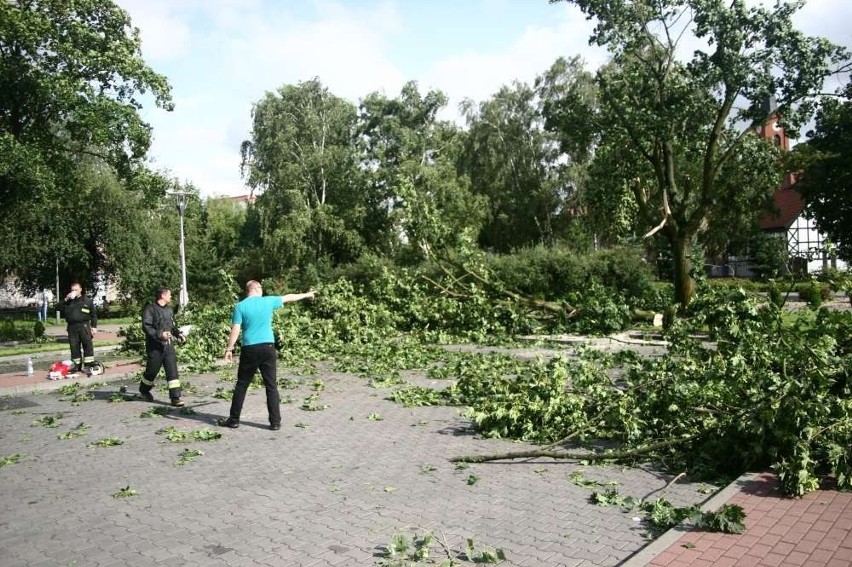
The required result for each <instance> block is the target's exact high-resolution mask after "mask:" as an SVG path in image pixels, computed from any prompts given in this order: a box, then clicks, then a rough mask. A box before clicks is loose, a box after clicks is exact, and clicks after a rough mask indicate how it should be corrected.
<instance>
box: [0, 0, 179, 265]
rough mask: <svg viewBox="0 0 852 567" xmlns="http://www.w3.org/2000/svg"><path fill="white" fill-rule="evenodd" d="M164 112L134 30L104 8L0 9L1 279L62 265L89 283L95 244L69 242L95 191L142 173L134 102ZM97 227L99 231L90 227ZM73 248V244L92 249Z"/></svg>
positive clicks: (143, 132)
mask: <svg viewBox="0 0 852 567" xmlns="http://www.w3.org/2000/svg"><path fill="white" fill-rule="evenodd" d="M142 95H150V96H152V97H153V100H154V102H155V104H157V105H159V106H161V107H163V108H165V109H171V108H172V102H171V94H170V87H169V84H168V82H167V80H166V78H165V77H163V76H162V75H159V74H157V73H156V72H154V71H153V70H152V69H151V68H150V67H148V65H146V64H145V62H144V61H143V60H142V56H141V49H140V39H139V30H138V29H136V28H134V27H132V25H131V22H130V18H129V16H128V15H127V13H126V12H125V11H124V10H122V9H121V8H119V7H118V6H116V5H115V4H114V3H113V2H111V1H109V0H78V1H75V2H66V1H64V0H46V1H43V2H33V1H25V0H13V1H6V2H2V3H0V150H2V151H0V239H2V240H3V241H4V242H9V243H14V244H13V245H10V246H4V247H3V248H2V249H0V265H2V266H3V269H4V271H5V272H6V273H7V274H8V273H10V272H14V273H16V274H17V275H18V276H19V277H21V278H22V279H24V280H25V281H27V280H30V281H31V280H33V279H35V278H37V277H38V276H37V274H38V273H39V272H40V271H43V269H44V264H45V263H46V264H48V265H50V266H52V265H53V264H54V262H55V261H56V259H57V258H59V260H60V263H61V264H62V267H63V269H64V270H66V271H78V270H79V271H80V272H83V273H86V274H88V273H89V272H91V271H92V269H93V266H96V264H97V263H96V261H95V260H94V258H92V257H90V258H89V260H90V262H89V263H86V264H80V263H79V262H80V261H82V258H81V257H80V254H79V252H80V249H81V247H83V248H88V249H89V252H90V253H92V254H93V253H94V250H95V249H98V248H99V247H101V246H102V245H103V240H102V239H101V238H100V235H99V234H97V227H94V226H93V230H95V233H94V234H89V235H86V236H83V237H80V236H78V228H79V225H80V223H88V224H90V225H91V224H92V222H91V221H93V219H92V217H93V216H94V215H96V214H98V213H97V212H96V211H97V203H98V202H102V201H103V199H102V198H101V197H102V195H99V194H98V193H99V192H100V190H101V189H100V187H101V184H100V183H99V182H98V183H94V184H92V183H86V182H81V180H80V178H81V177H86V178H91V175H92V174H93V172H95V174H96V175H100V174H102V173H103V174H104V175H106V176H109V175H110V172H109V171H107V170H103V169H101V168H108V169H111V170H112V171H114V172H115V173H117V174H118V175H119V176H120V177H121V178H122V179H128V178H130V177H132V176H133V174H134V173H136V172H137V171H139V169H140V164H141V160H142V159H143V158H144V156H145V153H146V152H147V150H148V146H149V144H150V131H151V129H150V126H149V125H148V124H146V123H145V122H144V121H143V120H142V118H141V116H140V114H139V110H140V108H141V107H142V102H141V96H142ZM95 224H97V223H95ZM90 237H91V239H93V241H88V242H87V243H86V244H81V243H80V242H79V241H80V240H89V239H90Z"/></svg>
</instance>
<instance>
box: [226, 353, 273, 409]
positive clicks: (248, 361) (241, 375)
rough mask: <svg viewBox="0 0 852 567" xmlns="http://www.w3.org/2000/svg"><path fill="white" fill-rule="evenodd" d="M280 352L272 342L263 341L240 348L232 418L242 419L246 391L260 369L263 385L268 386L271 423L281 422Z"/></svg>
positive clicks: (267, 404) (267, 403)
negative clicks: (279, 392)
mask: <svg viewBox="0 0 852 567" xmlns="http://www.w3.org/2000/svg"><path fill="white" fill-rule="evenodd" d="M277 364H278V353H277V352H276V351H275V345H274V344H272V343H261V344H257V345H250V346H246V347H243V348H242V350H240V364H239V367H238V369H237V385H236V386H234V397H233V398H232V399H231V419H235V420H237V421H239V420H240V414H241V413H242V411H243V402H245V399H246V392H247V391H248V387H249V384H251V381H252V378H254V375H255V373H256V372H257V371H258V370H260V375H261V377H263V385H264V387H265V388H266V409H267V411H268V412H269V424H270V425H279V424H280V423H281V407H280V406H281V400H280V398H279V397H278V379H277V376H276V373H277Z"/></svg>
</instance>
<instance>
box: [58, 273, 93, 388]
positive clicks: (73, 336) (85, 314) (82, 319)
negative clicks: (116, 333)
mask: <svg viewBox="0 0 852 567" xmlns="http://www.w3.org/2000/svg"><path fill="white" fill-rule="evenodd" d="M64 307H65V321H66V322H67V323H68V343H69V344H70V345H71V361H72V362H73V363H74V368H73V370H72V372H80V371H81V370H83V369H84V368H89V367H90V366H92V364H94V362H95V347H94V345H93V344H92V337H93V336H94V334H95V333H97V332H98V314H97V312H96V311H95V306H94V304H93V303H92V300H91V298H89V297H86V296H85V295H83V288H82V287H81V286H80V284H79V283H77V282H74V283H72V284H71V291H70V292H69V293H68V295H66V296H65V306H64ZM81 346H82V352H81V348H80V347H81Z"/></svg>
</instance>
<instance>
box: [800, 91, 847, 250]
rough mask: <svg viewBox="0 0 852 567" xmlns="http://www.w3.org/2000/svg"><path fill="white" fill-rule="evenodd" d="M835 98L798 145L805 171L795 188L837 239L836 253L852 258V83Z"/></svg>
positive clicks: (824, 106) (824, 228) (818, 221)
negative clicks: (851, 163)
mask: <svg viewBox="0 0 852 567" xmlns="http://www.w3.org/2000/svg"><path fill="white" fill-rule="evenodd" d="M839 94H840V96H839V97H838V98H836V99H827V100H825V101H824V102H823V104H822V105H821V106H820V108H819V111H818V112H817V115H816V126H815V128H814V130H813V131H812V132H809V133H808V141H807V143H806V144H800V145H799V146H796V149H795V154H796V159H795V160H794V161H795V165H796V166H797V167H798V169H800V170H801V171H802V173H801V177H800V179H799V183H798V184H797V185H796V189H797V190H798V191H800V192H801V193H802V197H803V198H804V200H805V205H806V207H807V210H808V212H809V213H810V214H812V215H813V217H814V220H815V221H816V224H817V226H818V227H819V229H820V230H821V231H822V232H825V233H826V234H827V235H828V236H829V238H831V240H832V241H834V242H835V243H837V249H836V250H833V251H832V250H829V252H836V254H837V256H838V257H840V258H843V259H845V260H847V261H852V199H850V198H849V193H850V189H852V165H850V163H849V148H850V147H852V83H850V84H848V85H847V86H846V88H845V89H843V90H842V91H841V92H840V93H839Z"/></svg>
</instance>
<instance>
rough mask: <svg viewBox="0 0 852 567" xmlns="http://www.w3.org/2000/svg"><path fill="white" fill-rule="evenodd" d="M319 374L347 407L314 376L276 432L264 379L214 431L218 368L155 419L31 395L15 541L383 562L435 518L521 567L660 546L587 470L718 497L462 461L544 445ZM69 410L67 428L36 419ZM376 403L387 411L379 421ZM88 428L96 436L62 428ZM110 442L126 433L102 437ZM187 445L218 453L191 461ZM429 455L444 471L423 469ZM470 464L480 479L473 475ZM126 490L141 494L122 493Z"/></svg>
mask: <svg viewBox="0 0 852 567" xmlns="http://www.w3.org/2000/svg"><path fill="white" fill-rule="evenodd" d="M326 368H327V367H326ZM412 374H415V373H412ZM321 376H322V379H323V381H324V382H325V384H326V389H325V390H324V391H323V392H322V393H321V394H320V401H321V402H322V403H327V404H330V406H331V407H330V408H328V409H326V410H324V411H316V412H306V411H303V410H301V409H299V407H298V406H299V402H300V401H301V399H303V398H304V397H305V396H307V395H309V394H311V393H313V392H312V390H311V389H310V385H309V381H305V384H304V385H302V386H301V387H300V388H298V389H295V390H285V391H283V393H284V394H285V395H287V394H289V395H291V396H292V397H293V399H294V400H295V403H294V404H289V405H284V406H282V409H283V414H282V418H283V421H282V429H281V431H279V432H270V431H269V430H268V429H267V425H268V424H267V416H266V405H265V395H264V393H263V391H262V390H252V391H251V392H250V393H249V395H248V398H247V400H246V406H245V413H244V419H243V420H242V424H241V427H240V428H239V429H237V430H226V429H222V428H218V427H216V426H215V425H214V423H215V420H216V418H218V417H222V416H225V415H227V412H228V402H226V401H224V400H219V399H216V398H213V397H212V395H213V393H214V392H215V391H216V388H218V387H222V386H223V384H222V383H221V382H220V381H219V377H218V375H216V374H200V375H192V376H188V377H185V379H188V380H189V381H191V383H192V385H193V386H194V387H195V388H196V392H195V393H194V394H192V395H188V396H187V400H188V401H189V403H190V407H192V408H193V409H194V410H195V412H196V413H195V414H193V415H181V414H178V413H177V412H172V413H170V414H169V415H167V416H164V417H157V418H150V419H143V418H141V417H139V416H140V414H141V413H142V412H143V411H145V410H147V409H149V408H151V407H163V405H162V404H149V403H145V402H138V401H137V402H130V401H128V402H121V403H109V402H108V401H106V400H107V399H108V398H109V394H110V393H112V392H114V391H116V390H117V388H118V385H119V383H111V384H110V385H109V386H102V387H99V389H98V399H96V400H93V401H89V402H83V403H81V404H79V405H76V406H74V405H72V404H71V403H70V402H69V401H63V400H62V399H61V397H60V396H58V395H56V394H40V395H35V396H34V395H26V396H22V401H21V402H15V403H16V404H18V405H16V406H15V407H19V408H20V409H23V410H24V411H25V412H26V413H19V414H13V413H11V412H10V411H0V446H2V447H3V449H2V453H3V454H11V453H21V454H24V455H26V456H25V457H24V459H23V461H22V462H21V463H19V464H14V465H8V466H5V467H3V468H2V469H0V499H2V501H3V502H4V504H6V503H10V505H4V507H3V509H2V510H0V530H2V531H3V532H4V549H5V550H7V551H6V553H7V554H8V555H9V557H12V558H13V560H14V561H17V562H18V563H20V564H24V565H28V566H29V565H35V564H38V563H43V564H50V565H56V564H66V563H68V561H69V560H74V561H77V562H78V564H81V565H83V564H103V565H134V566H136V565H141V566H145V565H158V566H162V565H204V566H208V565H215V566H219V565H241V566H242V565H245V566H253V565H316V566H318V567H320V566H324V565H330V566H340V565H374V564H375V563H376V562H377V561H378V560H379V559H380V556H379V555H377V552H378V550H380V549H381V548H383V546H385V545H387V544H388V542H389V541H390V540H391V538H392V537H393V536H394V534H395V533H404V534H406V535H408V536H409V537H411V536H412V535H413V534H415V533H417V534H422V533H424V530H430V531H433V532H434V533H435V534H440V537H442V538H445V539H446V540H447V542H448V543H449V545H451V547H452V548H453V549H454V550H456V552H462V551H464V547H465V543H464V542H465V540H466V539H467V538H472V539H473V540H474V542H475V544H476V546H477V547H488V548H502V549H503V550H505V552H506V554H507V556H508V557H509V561H508V564H511V565H566V566H576V567H580V566H584V567H585V566H592V565H596V566H609V565H617V564H619V563H620V562H621V561H623V560H625V559H626V558H628V557H630V556H631V555H632V554H634V553H635V552H637V551H638V550H639V549H641V548H643V547H644V546H645V545H647V543H648V531H647V529H645V527H644V526H643V525H640V524H637V523H636V522H634V521H633V519H632V517H633V515H634V514H633V513H629V514H625V513H623V512H622V511H620V510H619V509H617V508H606V507H600V506H596V505H594V504H592V503H591V502H589V495H590V493H591V492H590V491H589V490H587V489H584V488H581V487H577V486H575V485H573V484H572V483H571V482H570V481H569V480H568V477H569V475H570V474H571V473H572V472H574V471H582V472H583V474H584V475H585V476H586V477H587V478H590V479H595V480H599V481H601V482H609V481H616V482H618V483H619V491H620V492H621V493H622V494H625V495H632V496H636V497H642V498H653V497H658V496H661V495H663V494H662V492H661V491H663V489H665V494H664V496H665V497H666V498H667V499H668V500H670V501H671V502H672V503H674V504H676V505H689V504H694V503H698V502H700V501H702V500H704V499H705V498H706V496H704V495H702V494H701V493H699V491H698V488H699V487H700V486H701V485H700V484H698V483H691V482H689V481H688V480H684V481H679V482H677V483H675V484H673V485H671V486H668V483H669V482H670V481H671V478H672V477H671V476H670V475H666V474H663V473H661V472H660V471H657V470H654V469H653V468H631V469H624V468H622V467H620V466H618V467H609V466H595V467H582V466H580V465H578V464H577V463H573V462H553V461H550V460H547V459H535V460H530V461H526V462H511V463H508V462H507V463H488V464H477V465H472V466H471V467H469V468H468V469H465V470H456V468H455V466H454V465H453V464H452V463H450V462H449V459H450V458H451V457H453V456H457V455H461V454H475V453H492V452H499V451H506V450H519V449H523V448H527V447H528V446H527V445H524V444H519V443H512V442H508V441H505V440H493V439H492V440H488V439H480V438H477V437H475V436H474V435H472V434H471V429H470V424H469V423H468V422H467V420H465V419H464V418H462V417H460V415H459V412H458V410H457V409H456V408H445V407H435V408H428V407H427V408H403V407H402V406H400V405H397V404H394V403H392V402H389V401H387V400H385V399H384V397H385V396H386V395H387V391H386V390H378V389H375V388H370V387H369V386H368V385H367V383H366V381H365V380H363V379H361V378H357V377H355V376H351V375H348V374H343V373H338V372H333V371H327V370H326V371H324V373H323V374H322V375H321ZM416 378H417V379H419V380H422V381H423V382H424V383H428V382H429V380H427V379H426V378H425V377H424V376H422V375H420V376H418V377H416ZM160 397H162V396H160ZM35 404H37V405H35ZM58 412H62V414H63V417H62V419H61V425H60V427H58V428H55V429H49V428H45V427H40V426H38V427H31V423H32V421H33V420H35V419H37V418H39V417H41V416H43V415H51V414H55V413H58ZM374 412H375V413H379V414H381V415H382V417H383V420H382V421H370V420H368V419H367V416H368V415H370V414H371V413H374ZM78 423H86V424H88V425H89V426H90V427H91V429H90V431H89V432H88V433H87V434H86V435H84V436H81V437H78V438H74V439H70V440H59V439H57V435H58V434H59V433H62V432H65V431H68V430H70V429H71V428H73V427H74V426H76V425H77V424H78ZM300 423H305V424H308V427H307V428H298V427H296V425H297V424H300ZM419 423H423V425H418V426H416V427H412V425H413V424H419ZM169 425H171V426H174V427H176V428H178V429H179V430H183V431H191V430H197V429H200V428H204V427H209V428H212V429H215V430H216V431H219V432H220V433H222V438H221V439H220V440H218V441H212V442H206V443H205V442H198V441H193V442H190V443H170V442H169V441H168V440H166V439H165V438H164V436H163V435H158V434H157V431H159V430H160V429H162V428H164V427H166V426H169ZM107 437H117V438H119V439H121V440H122V441H123V444H122V445H120V446H117V447H107V448H96V449H92V448H89V447H88V444H89V443H91V442H94V441H97V440H99V439H103V438H107ZM185 448H194V449H200V450H202V451H204V455H202V456H199V457H197V458H196V459H195V461H193V462H191V463H188V464H185V465H184V466H176V464H175V463H176V462H177V460H178V458H179V455H180V453H181V451H183V449H185ZM424 465H431V466H433V467H435V470H434V471H432V472H428V473H424ZM471 474H475V475H476V476H478V477H479V479H480V480H479V481H478V482H477V483H476V484H474V485H468V483H467V479H468V477H469V475H471ZM127 486H129V487H130V488H132V489H134V490H136V491H137V495H136V496H132V497H129V498H113V496H112V495H113V494H115V493H117V492H118V491H119V490H120V489H122V488H124V487H127ZM840 510H841V511H842V510H843V509H840ZM811 513H813V512H811ZM840 517H841V518H842V517H844V516H843V515H842V514H841V515H840ZM791 529H792V528H791ZM785 530H786V528H785ZM827 531H828V530H826V532H827ZM783 533H787V532H786V531H785V532H783ZM844 533H848V529H847V531H846V532H844ZM779 537H780V536H779ZM87 555H88V559H89V560H90V561H89V562H86V559H87V557H86V556H87ZM433 555H434V554H433ZM13 564H14V563H13Z"/></svg>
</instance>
